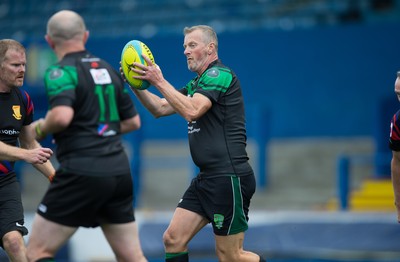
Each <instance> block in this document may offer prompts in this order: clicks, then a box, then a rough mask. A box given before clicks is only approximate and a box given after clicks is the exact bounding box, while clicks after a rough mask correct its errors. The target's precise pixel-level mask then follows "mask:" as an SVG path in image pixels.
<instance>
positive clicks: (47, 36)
mask: <svg viewBox="0 0 400 262" xmlns="http://www.w3.org/2000/svg"><path fill="white" fill-rule="evenodd" d="M44 39H46V42H47V43H48V44H49V46H50V47H51V48H52V49H54V42H53V40H51V38H50V36H49V35H45V36H44Z"/></svg>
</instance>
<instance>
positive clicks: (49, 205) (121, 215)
mask: <svg viewBox="0 0 400 262" xmlns="http://www.w3.org/2000/svg"><path fill="white" fill-rule="evenodd" d="M132 183H133V182H132V176H131V175H130V174H126V175H119V176H108V177H97V176H81V175H75V174H71V173H67V172H61V171H58V172H57V174H56V176H55V177H54V180H53V182H52V183H51V184H50V186H49V188H48V190H47V192H46V194H45V196H44V197H43V200H42V202H41V203H40V205H39V207H38V210H37V212H38V214H40V215H41V216H43V217H44V218H46V219H48V220H50V221H53V222H56V223H59V224H62V225H65V226H71V227H80V226H82V227H97V226H99V225H101V224H121V223H128V222H132V221H135V216H134V211H133V184H132Z"/></svg>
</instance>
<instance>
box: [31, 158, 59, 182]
mask: <svg viewBox="0 0 400 262" xmlns="http://www.w3.org/2000/svg"><path fill="white" fill-rule="evenodd" d="M33 166H34V167H35V168H36V169H37V170H38V171H39V172H40V173H42V174H43V175H44V176H45V177H46V178H47V179H48V180H49V181H52V180H53V177H54V175H55V173H56V170H55V169H54V167H53V164H52V163H51V162H50V160H49V161H47V162H46V163H43V164H33Z"/></svg>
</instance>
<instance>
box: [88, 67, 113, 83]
mask: <svg viewBox="0 0 400 262" xmlns="http://www.w3.org/2000/svg"><path fill="white" fill-rule="evenodd" d="M90 74H91V75H92V78H93V80H94V83H95V84H97V85H104V84H111V77H110V74H109V73H108V71H107V69H105V68H99V69H95V68H92V69H90Z"/></svg>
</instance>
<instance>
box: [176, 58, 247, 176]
mask: <svg viewBox="0 0 400 262" xmlns="http://www.w3.org/2000/svg"><path fill="white" fill-rule="evenodd" d="M180 92H181V93H183V94H184V95H187V96H190V97H193V95H194V94H195V93H200V94H202V95H204V96H206V97H208V98H209V99H210V100H211V102H212V107H211V109H210V110H208V111H207V112H206V113H205V114H204V115H203V116H202V117H200V118H199V119H197V120H195V121H192V122H189V123H188V136H189V145H190V152H191V155H192V158H193V161H194V163H195V164H196V165H197V166H198V167H199V169H200V172H201V173H202V175H203V176H204V175H205V176H218V175H225V174H235V175H237V176H241V175H249V174H252V173H253V170H252V168H251V166H250V165H249V163H248V160H249V158H248V156H247V152H246V128H245V124H246V123H245V108H244V102H243V95H242V90H241V86H240V82H239V79H238V78H237V76H236V74H235V73H234V72H233V71H232V70H231V69H230V68H228V67H226V66H225V65H223V64H222V63H221V61H220V60H216V61H214V62H213V63H211V64H210V65H209V67H208V68H207V69H206V70H205V71H204V73H203V74H202V75H200V76H197V77H196V78H194V79H192V80H191V81H190V82H189V83H188V84H187V85H186V86H185V87H184V88H182V89H181V90H180Z"/></svg>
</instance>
